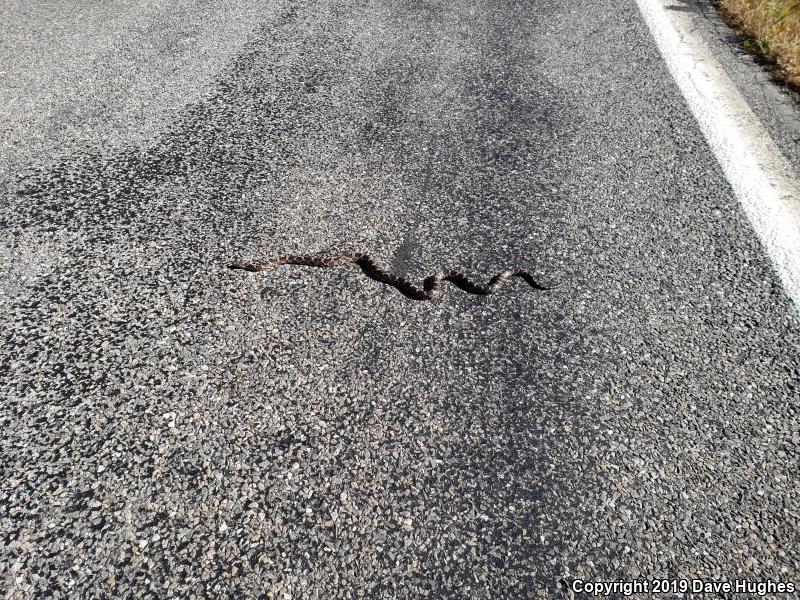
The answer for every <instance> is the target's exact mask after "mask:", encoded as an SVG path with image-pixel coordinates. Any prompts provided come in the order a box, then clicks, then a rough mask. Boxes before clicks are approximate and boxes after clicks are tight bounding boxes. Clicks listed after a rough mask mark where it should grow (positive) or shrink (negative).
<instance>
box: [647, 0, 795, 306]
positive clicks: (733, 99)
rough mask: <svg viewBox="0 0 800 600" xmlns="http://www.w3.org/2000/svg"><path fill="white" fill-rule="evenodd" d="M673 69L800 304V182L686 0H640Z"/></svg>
mask: <svg viewBox="0 0 800 600" xmlns="http://www.w3.org/2000/svg"><path fill="white" fill-rule="evenodd" d="M636 2H637V4H638V5H639V9H640V10H641V12H642V14H643V16H644V19H645V21H646V22H647V25H648V26H649V27H650V31H651V33H652V35H653V37H654V38H655V40H656V43H657V45H658V48H659V50H660V51H661V54H662V55H663V57H664V60H665V61H666V63H667V66H668V67H669V70H670V72H671V73H672V76H673V77H674V78H675V81H676V82H677V84H678V86H679V87H680V89H681V91H682V92H683V95H684V97H685V98H686V101H687V103H688V105H689V107H690V108H691V110H692V112H693V113H694V116H695V118H696V119H697V122H698V123H699V124H700V128H701V129H702V131H703V134H704V135H705V137H706V139H707V140H708V143H709V145H710V146H711V149H712V150H713V152H714V154H715V155H716V157H717V160H718V161H719V163H720V165H721V166H722V168H723V170H724V172H725V175H726V177H727V178H728V181H730V183H731V186H732V187H733V190H734V192H735V194H736V196H737V198H738V199H739V202H740V203H741V204H742V206H743V207H744V210H745V212H746V213H747V216H748V218H749V219H750V221H751V222H752V224H753V228H754V229H755V231H756V233H757V234H758V236H759V238H760V239H761V241H762V243H763V244H764V246H765V248H766V250H767V252H768V253H769V255H770V258H771V259H772V262H773V264H774V265H775V269H776V271H777V272H778V275H779V276H780V278H781V281H782V283H783V287H784V289H785V290H786V292H787V294H788V295H789V297H790V298H791V299H792V301H793V302H794V305H795V308H800V181H798V178H797V175H796V174H795V173H794V172H793V170H792V168H791V166H790V165H789V163H788V161H787V160H786V158H784V156H783V155H782V154H781V152H780V150H778V148H777V146H776V145H775V142H774V141H773V140H772V139H771V138H770V137H769V134H767V132H766V130H765V129H764V127H763V126H762V124H761V123H760V122H759V120H758V119H757V118H756V116H755V115H754V114H753V111H752V110H751V109H750V107H749V106H748V104H747V102H746V101H745V100H744V98H743V97H742V95H741V94H740V93H739V91H738V90H737V89H736V87H735V86H734V84H733V82H732V81H731V79H730V77H728V75H727V74H726V73H725V71H724V69H723V68H722V65H720V64H719V62H718V61H717V60H716V58H714V56H713V55H712V54H711V52H710V50H709V49H708V47H707V46H706V45H705V43H704V42H703V40H702V39H701V38H700V36H699V35H698V34H696V33H695V32H694V26H693V23H692V17H691V15H688V14H686V12H684V11H685V5H684V4H682V3H673V2H670V1H669V0H636Z"/></svg>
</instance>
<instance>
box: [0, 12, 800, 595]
mask: <svg viewBox="0 0 800 600" xmlns="http://www.w3.org/2000/svg"><path fill="white" fill-rule="evenodd" d="M257 24H258V27H257V28H256V29H254V31H253V33H252V35H251V38H250V39H249V41H248V42H247V43H246V44H245V45H243V46H242V47H241V48H240V49H239V51H238V53H237V54H236V56H232V57H231V58H230V60H229V61H228V63H227V65H226V66H224V67H222V68H221V69H220V71H219V73H218V75H217V76H216V78H215V79H213V81H210V82H209V83H208V86H207V88H206V89H205V91H204V92H203V93H202V94H201V95H200V96H199V97H196V98H192V99H191V101H190V102H188V103H187V104H186V106H185V107H184V108H183V109H182V110H180V111H178V112H177V113H176V114H175V115H174V116H173V118H172V119H171V120H168V121H169V122H168V124H166V125H164V126H163V127H161V128H160V130H159V131H158V133H156V134H153V135H152V136H150V137H148V139H146V140H135V141H131V142H130V143H128V144H124V143H122V144H116V143H115V144H113V145H111V144H104V143H103V141H102V139H97V140H90V141H89V142H86V141H85V140H82V141H81V143H80V147H75V148H72V149H71V150H70V151H69V152H64V153H63V156H61V155H59V156H57V157H55V158H54V157H53V156H51V155H50V154H47V153H46V152H44V151H41V152H39V153H38V154H37V152H35V151H30V153H29V154H32V155H31V156H27V155H26V158H25V161H26V162H25V166H26V168H27V170H26V171H25V173H26V177H25V178H24V179H23V178H19V177H17V176H16V173H15V174H14V176H7V177H5V178H4V179H3V183H2V185H3V189H4V195H5V197H6V198H7V202H6V203H5V204H4V206H3V212H2V219H3V245H2V250H1V251H0V259H1V260H2V265H3V273H4V276H3V286H4V289H3V291H4V294H3V296H2V304H1V305H0V306H1V309H2V311H3V322H4V328H3V333H2V335H3V344H2V350H0V360H1V361H2V362H0V364H1V365H2V367H1V368H2V371H3V373H4V380H5V381H6V383H5V384H4V390H5V392H4V399H3V402H2V404H0V428H1V429H2V446H1V447H0V452H2V461H0V464H2V480H1V481H2V483H0V490H1V493H2V501H1V502H0V531H2V532H3V533H2V535H1V536H0V573H2V576H3V581H4V588H5V589H6V590H8V593H9V596H10V597H34V596H52V597H90V596H98V597H103V596H123V595H124V596H128V595H136V596H147V595H150V596H158V597H161V596H170V595H174V596H181V597H193V596H196V597H204V596H221V595H231V596H237V597H238V596H242V597H251V596H252V597H263V596H266V597H270V598H284V599H289V598H330V597H384V598H419V597H452V598H455V597H469V598H497V597H514V598H519V597H526V596H527V597H530V598H549V597H553V596H554V595H556V594H558V593H561V590H562V588H561V585H560V584H559V580H560V579H564V580H565V581H570V580H571V579H572V578H575V577H583V578H591V579H615V578H633V577H643V578H650V577H698V578H704V579H716V578H723V577H725V578H733V577H742V578H747V579H751V580H759V579H764V578H767V577H771V578H773V579H777V580H783V581H791V580H796V579H797V576H798V573H797V567H798V564H800V557H799V556H798V546H797V530H798V522H797V519H798V516H797V515H798V497H797V484H798V481H797V473H798V469H797V466H798V465H797V443H798V433H797V432H798V430H799V429H798V415H797V400H798V379H799V378H800V370H799V369H800V366H799V362H800V361H799V357H798V352H797V349H798V347H800V345H799V344H798V341H799V340H800V336H799V335H798V334H799V333H800V332H799V331H798V320H797V316H796V314H795V313H793V312H792V309H791V308H790V306H789V304H788V301H787V299H786V298H785V296H784V295H783V292H782V291H781V289H780V287H779V285H778V283H777V280H776V278H775V276H774V274H773V272H772V271H771V269H770V266H769V263H768V261H767V259H766V258H765V256H764V254H763V252H762V251H761V248H760V247H759V245H758V243H757V241H756V240H755V238H754V236H753V234H752V231H751V229H750V227H749V226H748V224H747V222H746V220H745V219H744V217H743V216H742V213H741V211H740V209H739V208H738V206H737V205H736V202H735V200H734V198H733V196H732V194H731V191H730V189H729V188H728V187H727V184H726V183H725V181H724V179H723V177H722V175H721V173H720V170H719V168H718V166H717V165H716V164H715V162H714V160H713V156H712V155H711V153H710V152H709V150H708V148H707V147H706V145H705V143H704V142H703V139H702V137H701V135H700V133H699V132H698V131H697V129H696V127H695V126H694V124H693V122H692V120H691V117H690V115H689V113H688V112H687V109H686V107H685V106H684V104H683V102H682V101H681V99H680V96H679V94H678V91H677V89H676V88H675V86H674V84H673V83H672V82H671V80H670V79H669V76H668V74H667V73H666V70H665V68H664V66H663V64H662V63H661V62H660V59H659V57H658V54H657V52H656V50H655V48H654V46H653V44H652V42H651V41H650V39H649V37H648V34H647V31H646V28H645V26H644V24H643V23H642V22H641V20H640V18H639V16H638V13H637V12H636V9H635V6H633V3H630V2H622V1H619V2H616V1H614V2H612V1H603V2H577V3H571V4H569V5H566V4H564V3H560V2H537V3H535V4H524V3H514V2H506V1H500V0H496V1H485V2H478V3H473V2H463V1H456V2H452V3H432V2H411V1H403V2H396V3H385V4H384V3H375V2H373V3H358V2H351V1H346V2H330V1H323V2H318V3H306V2H279V3H275V4H274V6H273V7H272V8H271V10H270V11H266V12H265V13H263V14H262V15H260V16H259V17H258V19H257ZM254 26H255V25H254ZM153 35H154V36H156V34H155V33H154V34H153ZM338 250H359V251H367V252H370V253H373V254H376V255H379V256H381V257H383V259H384V260H385V261H386V262H387V263H389V264H390V265H391V266H392V267H393V268H395V269H397V270H400V271H403V272H406V273H408V274H409V275H410V276H413V277H420V278H421V277H423V276H425V275H427V274H430V273H432V272H434V271H436V270H438V269H439V268H441V267H442V266H444V265H446V264H449V265H452V266H458V267H462V268H464V269H465V270H468V271H469V272H471V273H475V274H482V275H488V274H490V273H493V272H496V271H497V270H499V269H501V268H503V267H504V266H505V265H507V264H509V263H520V264H521V265H524V266H526V267H528V268H530V269H533V270H536V271H537V272H538V273H540V274H541V276H542V277H543V278H549V279H551V280H552V281H556V282H559V283H561V285H560V286H559V287H558V288H557V289H556V290H553V291H550V292H545V293H543V292H536V291H533V290H531V289H530V288H528V287H527V286H525V285H524V284H523V283H516V284H512V285H509V286H508V287H506V288H504V290H503V291H502V292H501V293H500V294H498V295H496V296H492V297H489V298H476V297H474V296H470V295H466V294H464V293H462V292H460V291H458V290H455V289H453V288H452V287H451V288H448V289H447V291H446V293H445V294H444V295H443V296H442V298H441V299H440V300H438V301H436V302H433V303H421V302H413V301H411V300H408V299H406V298H404V297H403V296H401V295H400V294H398V293H397V292H396V291H395V290H393V289H391V288H387V287H385V286H381V285H380V284H378V283H376V282H374V281H371V280H369V279H366V278H364V277H363V275H362V274H361V273H360V272H358V270H357V269H355V268H350V269H348V268H342V269H336V270H317V269H303V268H290V267H286V268H281V269H279V270H275V271H271V272H266V273H263V274H259V275H253V274H247V273H242V272H234V271H228V270H227V269H225V265H226V264H227V263H228V262H230V261H231V260H233V259H236V258H246V259H258V258H264V257H266V256H269V255H272V254H275V253H285V252H287V253H288V252H292V253H309V252H317V251H319V252H325V251H338Z"/></svg>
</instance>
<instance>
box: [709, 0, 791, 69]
mask: <svg viewBox="0 0 800 600" xmlns="http://www.w3.org/2000/svg"><path fill="white" fill-rule="evenodd" d="M719 3H720V5H721V6H722V7H723V8H724V9H725V10H726V11H727V13H728V16H729V17H731V19H733V20H734V22H735V23H734V24H735V25H737V26H738V27H740V28H741V29H742V30H743V31H744V32H745V34H746V35H748V36H750V37H749V39H747V40H745V44H744V45H745V48H747V49H749V50H753V51H755V52H757V53H758V54H760V55H762V56H764V57H765V58H767V59H769V60H770V61H773V62H774V63H775V64H776V65H777V66H778V70H779V73H780V74H781V75H782V76H783V77H784V78H785V79H786V80H787V81H788V82H790V83H793V84H794V85H800V0H719Z"/></svg>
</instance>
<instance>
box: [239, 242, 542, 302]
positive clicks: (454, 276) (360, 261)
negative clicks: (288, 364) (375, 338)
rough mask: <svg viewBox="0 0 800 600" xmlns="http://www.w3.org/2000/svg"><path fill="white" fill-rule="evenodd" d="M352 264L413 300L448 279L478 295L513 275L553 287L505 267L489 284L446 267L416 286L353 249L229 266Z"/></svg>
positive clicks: (434, 292) (431, 293)
mask: <svg viewBox="0 0 800 600" xmlns="http://www.w3.org/2000/svg"><path fill="white" fill-rule="evenodd" d="M350 264H355V265H358V266H359V267H361V269H362V270H363V271H364V273H365V274H366V275H367V276H369V277H371V278H372V279H375V280H376V281H379V282H381V283H385V284H388V285H391V286H393V287H395V288H396V289H398V290H399V291H400V292H401V293H403V294H404V295H406V296H408V297H409V298H413V299H415V300H433V299H434V298H436V297H437V296H439V294H440V293H441V291H442V287H443V286H442V283H443V282H445V281H449V282H450V283H452V284H454V285H455V286H456V287H458V288H460V289H462V290H464V291H465V292H468V293H470V294H476V295H478V296H489V295H491V294H494V293H495V292H496V291H497V290H499V289H500V288H501V287H502V286H504V285H505V284H506V283H508V282H509V281H510V280H511V279H512V278H514V277H518V278H520V279H522V280H524V281H526V282H527V283H528V285H530V286H531V287H532V288H534V289H535V290H550V289H553V288H552V287H549V286H545V285H542V284H541V283H539V282H537V281H536V279H534V277H533V275H532V274H531V273H530V272H529V271H526V270H524V269H520V268H517V267H514V268H510V269H506V270H505V271H502V272H500V273H498V274H497V275H495V276H494V277H492V278H491V279H490V280H489V282H488V283H486V284H483V283H479V282H476V281H475V280H473V279H471V278H470V277H468V276H467V275H466V274H465V273H463V272H462V271H457V270H454V269H445V270H442V271H439V272H438V273H436V274H434V275H431V276H430V277H428V278H427V279H425V280H424V281H423V282H422V285H417V284H415V283H414V282H412V281H410V280H409V279H408V278H406V277H404V276H402V275H397V274H395V273H393V272H392V271H390V270H389V269H387V268H385V267H384V266H383V264H382V263H381V262H380V261H379V260H378V259H376V258H375V257H373V256H372V255H370V254H364V253H361V252H354V253H349V254H337V255H335V256H316V255H300V254H284V255H282V256H277V257H274V258H270V259H267V260H265V261H263V262H257V263H254V262H247V261H243V260H240V261H237V262H234V263H233V264H231V265H228V268H230V269H242V270H245V271H251V272H254V273H255V272H259V271H265V270H267V269H274V268H275V267H280V266H283V265H303V266H307V267H339V266H342V265H350Z"/></svg>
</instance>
